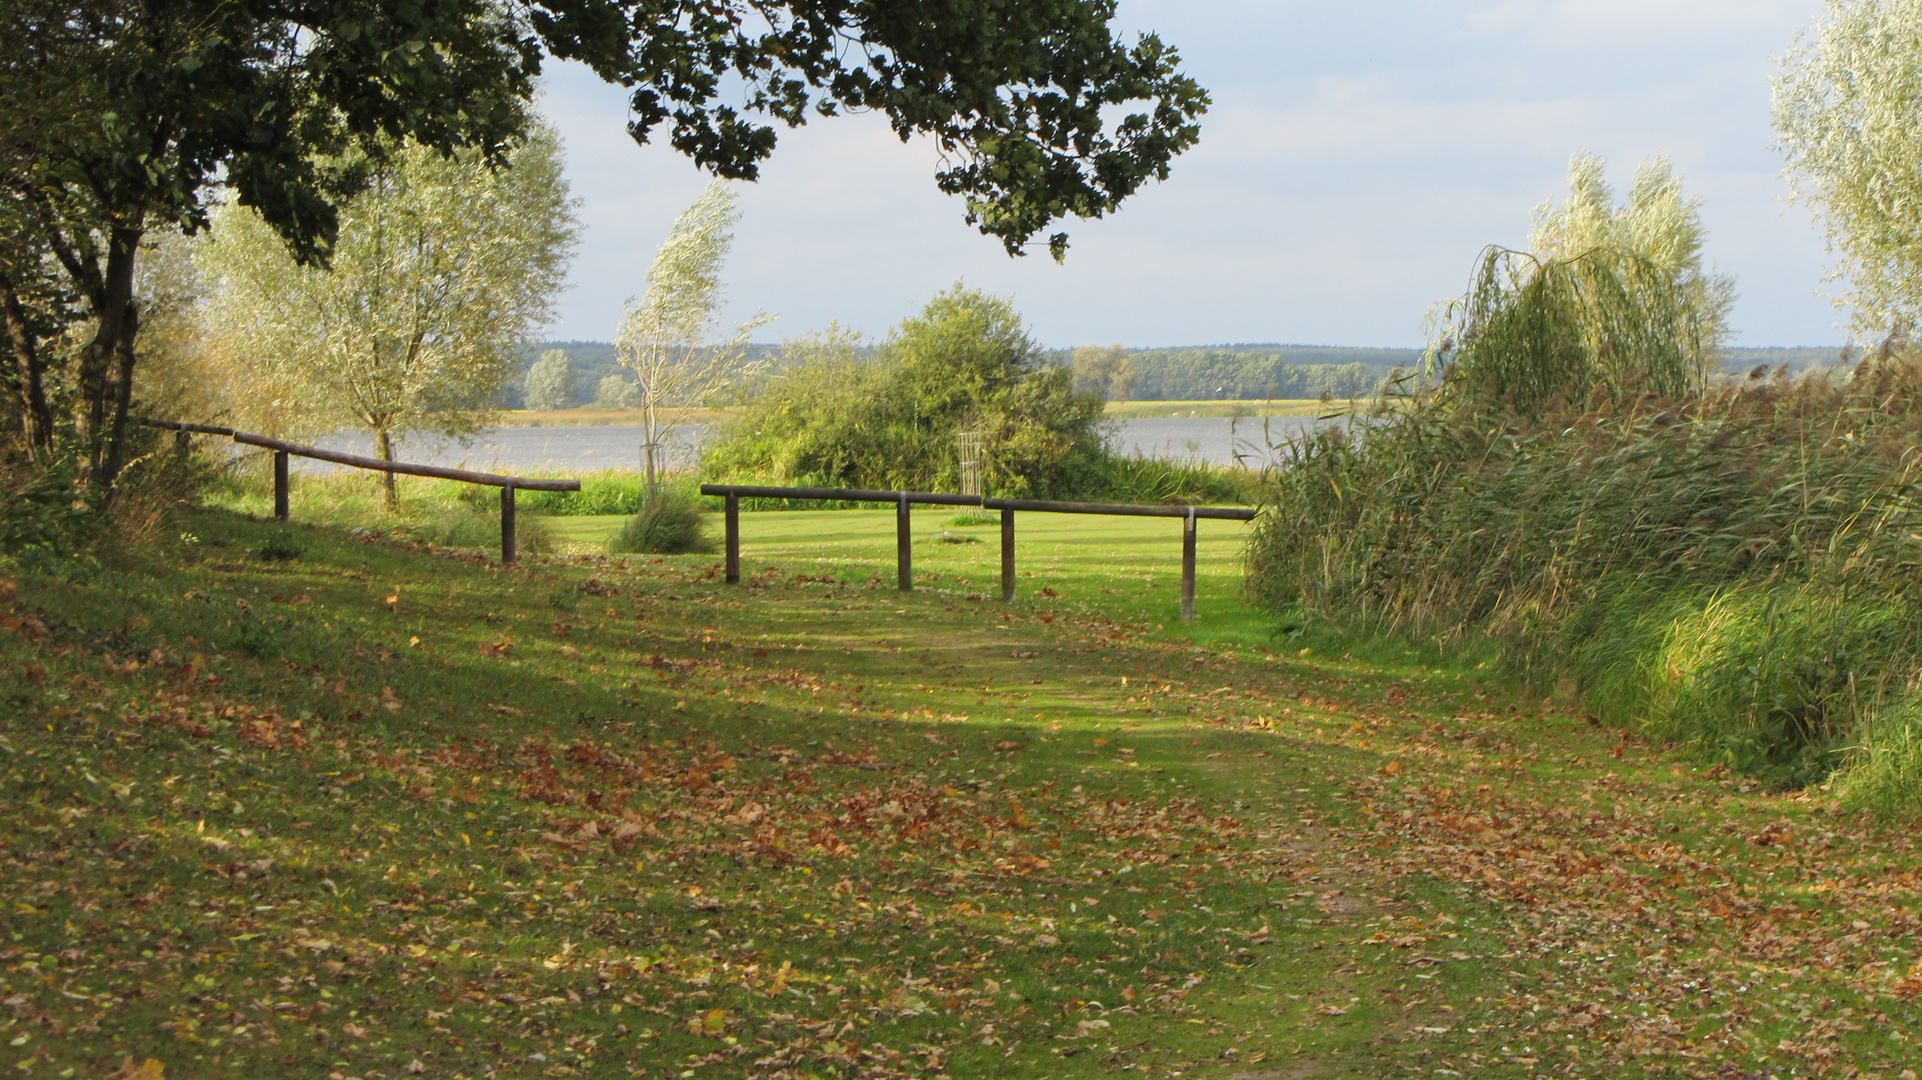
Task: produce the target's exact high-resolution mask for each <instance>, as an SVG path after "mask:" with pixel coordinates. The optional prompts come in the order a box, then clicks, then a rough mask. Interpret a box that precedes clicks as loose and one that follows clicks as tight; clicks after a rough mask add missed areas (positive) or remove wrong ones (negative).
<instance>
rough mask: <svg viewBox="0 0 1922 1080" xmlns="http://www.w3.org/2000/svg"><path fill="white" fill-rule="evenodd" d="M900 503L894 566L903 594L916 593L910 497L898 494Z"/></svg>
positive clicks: (895, 516) (896, 509) (896, 527)
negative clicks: (909, 517) (909, 525)
mask: <svg viewBox="0 0 1922 1080" xmlns="http://www.w3.org/2000/svg"><path fill="white" fill-rule="evenodd" d="M895 494H896V496H897V497H898V498H899V500H900V501H899V502H896V503H895V504H894V564H895V576H896V577H897V578H898V579H899V581H898V582H897V584H898V585H899V587H900V589H901V591H902V592H913V591H914V549H913V547H912V546H911V545H910V538H909V536H908V495H907V492H905V491H901V492H896V493H895Z"/></svg>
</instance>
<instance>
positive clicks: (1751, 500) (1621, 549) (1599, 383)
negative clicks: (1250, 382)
mask: <svg viewBox="0 0 1922 1080" xmlns="http://www.w3.org/2000/svg"><path fill="white" fill-rule="evenodd" d="M1664 273H1665V271H1664V270H1663V267H1662V266H1661V264H1660V263H1658V262H1657V261H1655V260H1652V259H1648V258H1644V257H1642V256H1640V255H1637V254H1634V253H1632V252H1614V253H1607V252H1601V251H1597V250H1589V251H1582V252H1577V253H1574V254H1565V255H1555V256H1548V257H1543V258H1535V257H1530V256H1518V255H1516V254H1515V253H1512V252H1505V251H1500V250H1492V251H1490V252H1489V253H1487V254H1486V255H1485V256H1484V258H1483V260H1482V262H1481V263H1480V265H1479V266H1478V270H1477V274H1476V277H1475V279H1474V285H1473V287H1472V288H1471V290H1470V293H1469V295H1468V296H1467V297H1465V298H1464V299H1463V300H1461V301H1459V302H1456V303H1455V304H1453V305H1451V306H1450V307H1449V308H1448V309H1447V310H1446V311H1445V312H1444V314H1445V315H1446V317H1447V322H1446V325H1445V326H1444V327H1443V328H1442V329H1441V330H1440V331H1439V332H1438V334H1437V345H1436V348H1435V349H1434V351H1433V354H1432V355H1433V363H1432V364H1431V367H1430V369H1429V375H1430V377H1429V378H1428V379H1426V380H1421V381H1416V380H1412V379H1410V380H1403V381H1401V382H1399V383H1397V384H1396V385H1395V386H1393V387H1392V388H1391V390H1390V392H1389V393H1387V394H1385V395H1384V397H1383V398H1382V399H1381V400H1380V401H1378V402H1377V403H1376V404H1375V405H1374V406H1373V408H1372V410H1371V411H1370V412H1369V413H1367V414H1366V415H1358V416H1356V417H1354V418H1353V422H1352V423H1350V424H1349V425H1347V426H1346V427H1344V428H1331V429H1326V430H1323V431H1319V432H1315V433H1312V434H1310V435H1308V436H1306V437H1304V438H1302V439H1300V440H1297V441H1296V442H1294V443H1292V444H1290V445H1289V446H1288V447H1287V448H1286V449H1285V450H1284V451H1283V453H1282V455H1281V460H1279V461H1278V462H1277V467H1276V468H1275V469H1274V470H1272V472H1271V479H1272V490H1271V494H1270V499H1271V501H1272V510H1273V512H1272V513H1268V514H1264V515H1263V516H1262V518H1261V519H1260V521H1259V523H1258V524H1257V527H1256V535H1255V539H1254V542H1253V544H1252V546H1251V550H1250V571H1251V572H1250V579H1249V587H1250V590H1251V591H1252V592H1253V594H1254V595H1255V596H1257V597H1258V598H1259V599H1260V600H1261V601H1263V602H1264V603H1265V604H1266V605H1267V606H1269V607H1270V608H1271V609H1273V610H1275V611H1277V612H1278V613H1285V614H1286V616H1287V617H1288V618H1290V619H1292V620H1294V621H1297V622H1300V621H1306V620H1314V619H1319V620H1325V621H1327V622H1330V623H1333V624H1335V625H1337V626H1339V627H1342V628H1345V630H1346V631H1347V632H1349V633H1358V634H1363V635H1389V636H1395V637H1399V638H1403V639H1415V640H1418V641H1420V642H1421V643H1423V644H1426V645H1429V646H1439V647H1442V648H1448V649H1460V650H1464V651H1477V652H1479V651H1485V650H1488V649H1490V648H1491V647H1492V648H1493V649H1495V650H1496V651H1497V652H1498V653H1499V655H1500V656H1501V657H1502V658H1503V660H1504V662H1505V663H1506V664H1507V666H1509V667H1510V668H1511V669H1512V670H1514V671H1515V672H1516V673H1518V674H1520V675H1522V676H1524V677H1527V678H1531V679H1534V680H1538V681H1541V682H1544V683H1549V682H1554V683H1559V682H1562V681H1563V680H1568V681H1572V683H1573V684H1574V686H1575V687H1576V689H1577V690H1578V692H1579V693H1580V694H1581V696H1582V699H1583V701H1584V703H1585V705H1586V706H1587V707H1588V708H1589V709H1590V710H1591V711H1593V712H1594V713H1595V714H1597V715H1598V716H1600V717H1601V718H1602V719H1604V720H1605V721H1607V722H1610V723H1613V724H1617V725H1621V726H1624V727H1630V728H1636V729H1639V730H1641V731H1643V732H1644V733H1646V734H1647V735H1649V736H1651V737H1654V738H1659V739H1663V740H1668V741H1671V742H1675V743H1680V744H1685V745H1688V746H1691V747H1693V748H1694V749H1695V750H1696V751H1697V752H1699V753H1700V754H1701V755H1702V756H1704V757H1707V758H1711V759H1713V760H1715V761H1717V762H1720V763H1722V764H1725V765H1727V766H1728V767H1730V768H1732V769H1735V770H1739V771H1741V772H1744V773H1747V774H1749V775H1752V776H1756V777H1758V778H1761V779H1762V780H1764V781H1766V782H1767V783H1769V784H1771V785H1775V786H1784V787H1786V786H1799V785H1806V784H1809V783H1814V782H1818V781H1821V780H1822V779H1824V778H1825V777H1827V776H1829V775H1830V774H1831V773H1833V772H1835V770H1837V769H1840V770H1842V772H1841V777H1842V779H1841V782H1840V785H1839V788H1838V790H1839V791H1841V792H1842V793H1843V795H1844V797H1845V798H1846V799H1847V800H1849V801H1850V802H1851V804H1852V805H1863V806H1875V807H1878V808H1881V809H1884V810H1887V809H1890V808H1892V807H1895V806H1906V807H1908V808H1909V812H1911V813H1918V812H1922V782H1918V778H1922V756H1916V755H1913V754H1912V752H1911V749H1912V747H1913V746H1914V745H1915V743H1916V741H1917V740H1918V739H1922V736H1918V735H1916V734H1914V733H1911V731H1910V726H1911V725H1912V722H1913V721H1912V718H1922V709H1916V708H1914V707H1912V706H1911V705H1910V701H1911V699H1912V697H1913V696H1914V695H1916V694H1917V693H1918V692H1922V690H1919V688H1922V663H1918V658H1917V647H1918V645H1922V642H1918V640H1917V629H1918V627H1922V583H1919V582H1918V578H1917V570H1918V568H1922V504H1918V500H1917V495H1916V490H1915V484H1916V483H1917V481H1918V480H1922V362H1918V358H1917V356H1916V354H1914V353H1913V352H1911V351H1909V350H1907V349H1906V348H1904V347H1902V346H1901V345H1900V343H1895V342H1892V343H1890V344H1889V345H1887V346H1885V347H1884V348H1883V349H1882V350H1880V351H1879V352H1877V353H1875V354H1873V355H1871V356H1869V357H1867V358H1865V359H1864V360H1863V361H1862V362H1861V363H1860V364H1858V365H1857V366H1856V367H1855V368H1854V369H1853V371H1852V373H1851V374H1850V376H1849V377H1848V378H1847V379H1846V380H1835V379H1831V378H1828V377H1819V376H1818V377H1810V378H1801V379H1790V378H1788V377H1787V376H1786V374H1785V373H1777V374H1776V375H1775V376H1774V377H1768V376H1767V375H1766V373H1765V372H1762V371H1758V372H1756V373H1755V374H1754V375H1752V376H1751V378H1750V379H1748V380H1747V381H1743V382H1733V383H1731V382H1724V383H1719V384H1711V383H1709V382H1708V381H1707V379H1706V377H1705V371H1706V370H1707V369H1708V367H1709V365H1710V363H1711V362H1712V361H1713V359H1714V351H1713V348H1712V345H1713V342H1714V340H1715V338H1716V336H1717V333H1718V330H1717V327H1718V325H1719V324H1718V323H1717V322H1716V321H1715V318H1714V313H1715V311H1717V310H1719V309H1718V307H1717V305H1719V304H1720V303H1721V298H1720V297H1719V296H1716V295H1710V294H1709V292H1708V291H1706V290H1696V291H1695V294H1694V295H1695V298H1694V299H1691V293H1690V290H1689V289H1688V288H1687V287H1685V286H1686V285H1687V282H1686V281H1685V280H1682V279H1680V278H1675V277H1673V276H1672V275H1671V277H1670V278H1669V279H1668V280H1669V281H1670V282H1671V285H1672V286H1673V287H1666V288H1665V286H1664V284H1663V282H1664V276H1663V275H1664ZM1704 297H1706V299H1704ZM1698 301H1699V302H1698ZM1704 313H1707V315H1708V316H1709V317H1706V318H1705V317H1704Z"/></svg>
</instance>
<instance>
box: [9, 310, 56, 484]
mask: <svg viewBox="0 0 1922 1080" xmlns="http://www.w3.org/2000/svg"><path fill="white" fill-rule="evenodd" d="M0 316H4V318H5V320H6V325H7V342H8V344H9V345H10V346H11V347H12V349H11V352H12V356H13V372H12V374H11V376H10V377H9V378H8V379H7V390H8V392H9V393H10V394H11V395H12V397H13V399H14V402H15V404H16V405H18V407H19V409H20V426H21V434H22V435H23V436H25V438H26V443H27V450H28V452H29V453H32V454H34V455H35V456H40V455H42V454H44V453H45V452H46V451H47V450H48V449H50V448H51V447H52V446H53V410H52V409H51V408H50V407H49V406H48V405H47V388H46V369H45V367H44V366H43V361H42V360H41V357H40V343H39V341H37V340H36V339H35V338H34V334H33V327H32V326H31V325H30V324H29V323H28V322H27V310H26V305H24V304H22V303H21V302H20V291H19V289H17V288H16V287H15V286H14V283H13V279H12V278H10V277H8V276H7V275H6V274H4V273H0Z"/></svg>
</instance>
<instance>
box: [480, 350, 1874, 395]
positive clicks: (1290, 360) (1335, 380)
mask: <svg viewBox="0 0 1922 1080" xmlns="http://www.w3.org/2000/svg"><path fill="white" fill-rule="evenodd" d="M753 348H754V349H755V350H756V351H757V352H759V353H761V354H763V355H772V354H774V353H777V352H778V351H779V349H780V346H778V345H756V346H754V347H753ZM546 349H561V350H563V351H565V352H566V353H567V355H568V358H569V359H571V360H572V361H573V362H574V370H575V374H576V380H575V385H577V386H578V387H579V388H580V389H579V397H580V400H579V402H578V404H581V405H589V404H592V403H593V401H594V391H595V388H596V387H598V386H599V385H600V382H601V379H603V378H604V377H606V376H608V375H618V374H621V373H622V372H623V369H622V368H621V366H620V365H619V364H618V363H616V362H615V360H614V346H613V345H612V344H610V343H608V342H605V341H550V342H547V343H545V344H542V345H539V346H536V347H533V348H530V349H528V350H527V351H526V353H525V355H524V356H523V358H522V360H521V371H522V372H523V373H525V372H526V370H527V368H528V367H529V366H531V365H532V364H533V363H534V360H535V358H536V357H537V356H539V355H540V353H541V352H542V351H543V350H546ZM1127 353H1128V360H1129V362H1130V364H1132V366H1133V369H1134V385H1133V388H1132V390H1131V391H1130V393H1129V394H1128V396H1129V397H1130V398H1132V399H1133V400H1136V401H1205V400H1224V399H1225V400H1238V401H1263V400H1270V399H1282V398H1318V397H1321V396H1322V395H1323V394H1324V393H1325V394H1327V395H1328V396H1329V397H1333V398H1352V397H1363V396H1365V395H1368V394H1371V393H1373V392H1374V391H1375V388H1376V387H1377V386H1379V385H1380V383H1381V380H1382V379H1384V378H1386V377H1387V376H1388V374H1389V373H1390V372H1392V371H1394V370H1395V368H1397V367H1406V368H1414V367H1417V366H1419V365H1420V363H1421V350H1420V349H1367V348H1349V347H1345V346H1332V345H1270V344H1257V345H1202V346H1192V347H1187V348H1171V349H1129V350H1127ZM1050 356H1051V357H1053V358H1054V359H1055V361H1056V362H1058V363H1061V364H1072V363H1073V362H1074V356H1073V352H1072V351H1071V350H1066V349H1063V350H1059V351H1057V352H1054V353H1051V354H1050ZM1852 358H1853V354H1849V359H1850V360H1852ZM1843 362H1845V358H1844V355H1843V350H1842V349H1840V348H1753V349H1729V350H1728V355H1727V358H1726V360H1725V361H1724V362H1723V366H1722V367H1723V371H1725V372H1726V373H1728V374H1732V375H1733V374H1746V373H1747V372H1749V371H1751V370H1753V369H1754V368H1756V367H1758V366H1761V365H1767V366H1768V367H1770V368H1778V367H1781V366H1782V365H1783V364H1787V365H1788V367H1789V370H1790V371H1804V370H1807V369H1808V368H1812V367H1823V366H1835V365H1838V364H1841V363H1843ZM502 405H503V407H505V408H509V409H518V408H520V407H521V383H520V380H519V379H514V380H513V381H512V382H510V383H509V385H508V389H507V392H506V394H505V396H504V400H503V401H502Z"/></svg>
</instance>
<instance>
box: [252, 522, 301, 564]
mask: <svg viewBox="0 0 1922 1080" xmlns="http://www.w3.org/2000/svg"><path fill="white" fill-rule="evenodd" d="M305 554H307V547H306V545H304V544H302V543H301V542H300V538H299V537H296V536H295V535H294V534H293V532H292V531H291V530H288V529H276V530H274V532H273V533H272V534H271V535H269V536H268V537H267V539H266V541H265V542H264V543H262V544H261V545H260V547H258V548H256V549H255V550H254V557H255V558H257V559H260V560H262V561H264V562H291V561H292V560H294V559H298V558H300V557H301V556H302V555H305Z"/></svg>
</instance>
